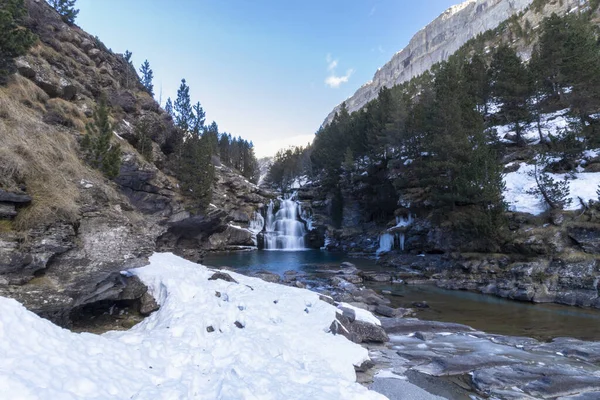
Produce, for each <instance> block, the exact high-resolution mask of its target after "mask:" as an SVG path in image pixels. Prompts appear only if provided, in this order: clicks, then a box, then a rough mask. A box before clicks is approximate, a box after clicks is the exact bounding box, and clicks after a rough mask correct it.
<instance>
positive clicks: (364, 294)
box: [351, 289, 390, 305]
mask: <svg viewBox="0 0 600 400" xmlns="http://www.w3.org/2000/svg"><path fill="white" fill-rule="evenodd" d="M351 294H352V297H353V298H354V301H358V302H361V303H366V304H370V305H380V304H383V305H387V304H390V300H388V299H386V298H385V297H382V296H380V295H378V294H377V292H375V291H374V290H372V289H361V290H356V291H353V292H351Z"/></svg>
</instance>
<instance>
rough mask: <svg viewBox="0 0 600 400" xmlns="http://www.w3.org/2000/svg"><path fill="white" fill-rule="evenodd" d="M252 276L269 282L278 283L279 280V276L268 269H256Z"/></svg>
mask: <svg viewBox="0 0 600 400" xmlns="http://www.w3.org/2000/svg"><path fill="white" fill-rule="evenodd" d="M252 275H253V276H255V277H257V278H260V279H262V280H263V281H265V282H271V283H279V282H281V277H280V276H279V275H278V274H275V273H273V272H269V271H264V270H263V271H257V272H255V273H253V274H252Z"/></svg>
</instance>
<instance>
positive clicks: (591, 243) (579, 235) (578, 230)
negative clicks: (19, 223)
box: [0, 198, 600, 254]
mask: <svg viewBox="0 0 600 400" xmlns="http://www.w3.org/2000/svg"><path fill="white" fill-rule="evenodd" d="M0 199H1V198H0ZM568 233H569V237H570V238H571V239H573V240H574V241H575V242H576V243H577V245H579V247H581V249H582V250H583V251H585V252H586V253H591V254H600V229H598V228H586V227H574V228H569V230H568Z"/></svg>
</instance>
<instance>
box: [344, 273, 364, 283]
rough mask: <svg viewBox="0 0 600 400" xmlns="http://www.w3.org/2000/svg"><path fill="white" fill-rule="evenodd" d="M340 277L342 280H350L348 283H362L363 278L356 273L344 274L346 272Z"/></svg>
mask: <svg viewBox="0 0 600 400" xmlns="http://www.w3.org/2000/svg"><path fill="white" fill-rule="evenodd" d="M341 278H342V279H344V280H346V281H348V282H350V283H353V284H357V283H362V281H363V278H361V277H360V276H358V275H346V274H344V275H342V276H341Z"/></svg>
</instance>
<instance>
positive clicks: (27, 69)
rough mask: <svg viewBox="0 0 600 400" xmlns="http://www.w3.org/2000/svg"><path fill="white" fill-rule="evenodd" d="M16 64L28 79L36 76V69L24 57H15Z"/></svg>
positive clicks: (20, 72)
mask: <svg viewBox="0 0 600 400" xmlns="http://www.w3.org/2000/svg"><path fill="white" fill-rule="evenodd" d="M15 66H16V67H17V71H19V74H21V75H22V76H24V77H25V78H27V79H33V78H35V70H34V69H33V68H32V67H31V65H30V64H29V63H28V62H27V60H25V58H23V57H18V58H16V59H15Z"/></svg>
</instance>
